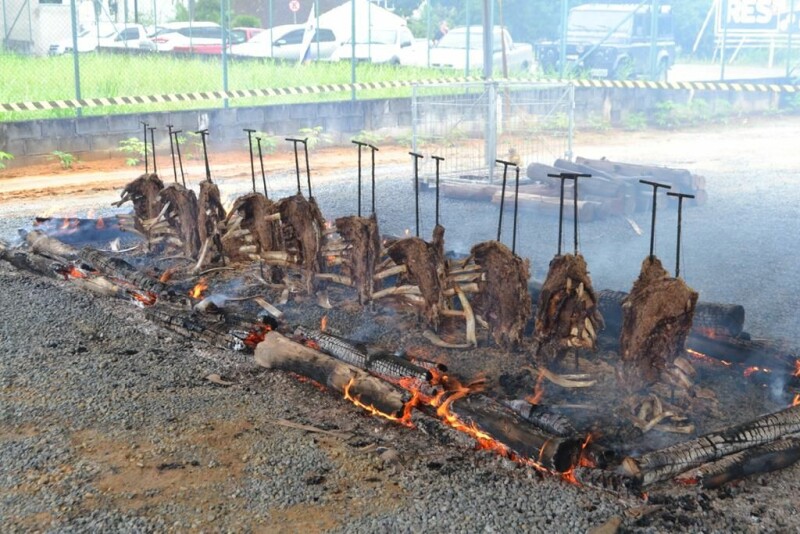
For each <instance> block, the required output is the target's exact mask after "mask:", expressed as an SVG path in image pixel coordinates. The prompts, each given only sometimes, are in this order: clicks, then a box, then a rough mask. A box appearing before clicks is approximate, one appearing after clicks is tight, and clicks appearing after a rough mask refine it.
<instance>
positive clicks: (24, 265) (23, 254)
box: [0, 241, 64, 278]
mask: <svg viewBox="0 0 800 534" xmlns="http://www.w3.org/2000/svg"><path fill="white" fill-rule="evenodd" d="M0 260H4V261H7V262H8V263H10V264H11V265H13V266H14V267H16V268H17V269H21V270H24V271H29V272H32V273H36V274H39V275H42V276H46V277H48V278H58V274H57V270H59V269H63V268H64V264H62V263H59V262H57V261H54V260H52V259H50V258H45V257H44V256H40V255H39V254H34V253H31V252H27V251H25V250H20V249H15V248H11V247H10V246H9V245H8V244H7V243H5V242H3V241H0Z"/></svg>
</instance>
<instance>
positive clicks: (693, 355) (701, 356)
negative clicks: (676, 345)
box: [686, 349, 733, 367]
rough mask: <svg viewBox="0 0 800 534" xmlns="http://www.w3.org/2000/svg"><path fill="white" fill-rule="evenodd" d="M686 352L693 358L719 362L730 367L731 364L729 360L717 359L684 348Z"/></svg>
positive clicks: (707, 361)
mask: <svg viewBox="0 0 800 534" xmlns="http://www.w3.org/2000/svg"><path fill="white" fill-rule="evenodd" d="M686 354H688V355H689V356H691V357H692V358H694V359H695V360H702V361H704V362H706V363H721V364H722V365H724V366H726V367H730V366H731V365H733V364H731V362H726V361H725V360H717V359H716V358H712V357H711V356H708V355H706V354H703V353H702V352H697V351H696V350H692V349H686Z"/></svg>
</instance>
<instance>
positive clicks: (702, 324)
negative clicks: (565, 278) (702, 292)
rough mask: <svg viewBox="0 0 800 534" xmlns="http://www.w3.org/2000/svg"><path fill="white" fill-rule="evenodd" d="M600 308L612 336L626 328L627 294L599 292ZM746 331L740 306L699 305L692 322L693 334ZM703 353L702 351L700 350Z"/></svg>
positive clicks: (720, 334) (732, 334)
mask: <svg viewBox="0 0 800 534" xmlns="http://www.w3.org/2000/svg"><path fill="white" fill-rule="evenodd" d="M597 295H598V305H599V306H600V312H601V313H602V314H603V318H604V319H605V322H606V328H607V329H608V330H610V331H609V335H615V334H614V333H615V332H618V331H619V330H620V329H621V328H622V303H623V301H624V300H625V298H626V297H627V296H628V294H627V293H625V292H624V291H612V290H610V289H603V290H601V291H598V293H597ZM743 329H744V307H743V306H741V305H738V304H720V303H716V302H698V303H697V306H696V307H695V310H694V318H693V320H692V333H693V334H701V335H705V336H708V337H717V336H730V337H736V336H739V335H740V334H741V333H742V330H743ZM698 350H699V349H698Z"/></svg>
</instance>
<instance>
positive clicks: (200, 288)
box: [189, 278, 208, 299]
mask: <svg viewBox="0 0 800 534" xmlns="http://www.w3.org/2000/svg"><path fill="white" fill-rule="evenodd" d="M206 289H208V282H206V279H205V278H201V279H200V281H199V282H197V285H196V286H194V287H193V288H192V290H191V291H189V296H190V297H192V298H193V299H201V298H203V294H204V293H205V292H206Z"/></svg>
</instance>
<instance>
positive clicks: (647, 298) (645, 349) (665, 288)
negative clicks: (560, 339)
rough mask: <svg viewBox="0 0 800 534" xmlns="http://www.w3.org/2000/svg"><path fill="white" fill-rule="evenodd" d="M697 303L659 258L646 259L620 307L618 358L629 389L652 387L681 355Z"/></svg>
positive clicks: (681, 281)
mask: <svg viewBox="0 0 800 534" xmlns="http://www.w3.org/2000/svg"><path fill="white" fill-rule="evenodd" d="M696 303H697V293H696V292H695V291H693V290H692V289H691V288H690V287H689V286H687V285H686V283H685V282H684V281H683V280H681V279H680V278H672V277H670V276H669V274H668V273H667V271H666V270H664V268H663V267H662V266H661V262H660V261H659V260H658V258H656V257H654V256H648V257H647V258H645V260H644V262H642V271H641V274H640V275H639V278H638V279H637V280H636V282H634V284H633V289H632V290H631V293H630V294H629V295H628V297H627V298H626V299H625V301H624V302H623V305H622V310H623V322H622V334H621V336H620V354H621V357H622V364H623V369H622V375H623V380H624V381H625V384H626V385H627V386H628V387H629V388H630V389H632V390H638V389H641V388H643V387H646V386H649V385H652V384H653V383H655V382H656V381H658V380H659V379H660V378H661V377H662V374H663V373H664V371H666V370H667V369H668V368H669V367H671V366H672V363H673V361H674V360H675V359H676V358H677V357H678V356H680V355H681V354H683V349H684V344H685V343H686V337H687V336H688V335H689V330H691V328H692V316H693V314H694V308H695V304H696Z"/></svg>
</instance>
